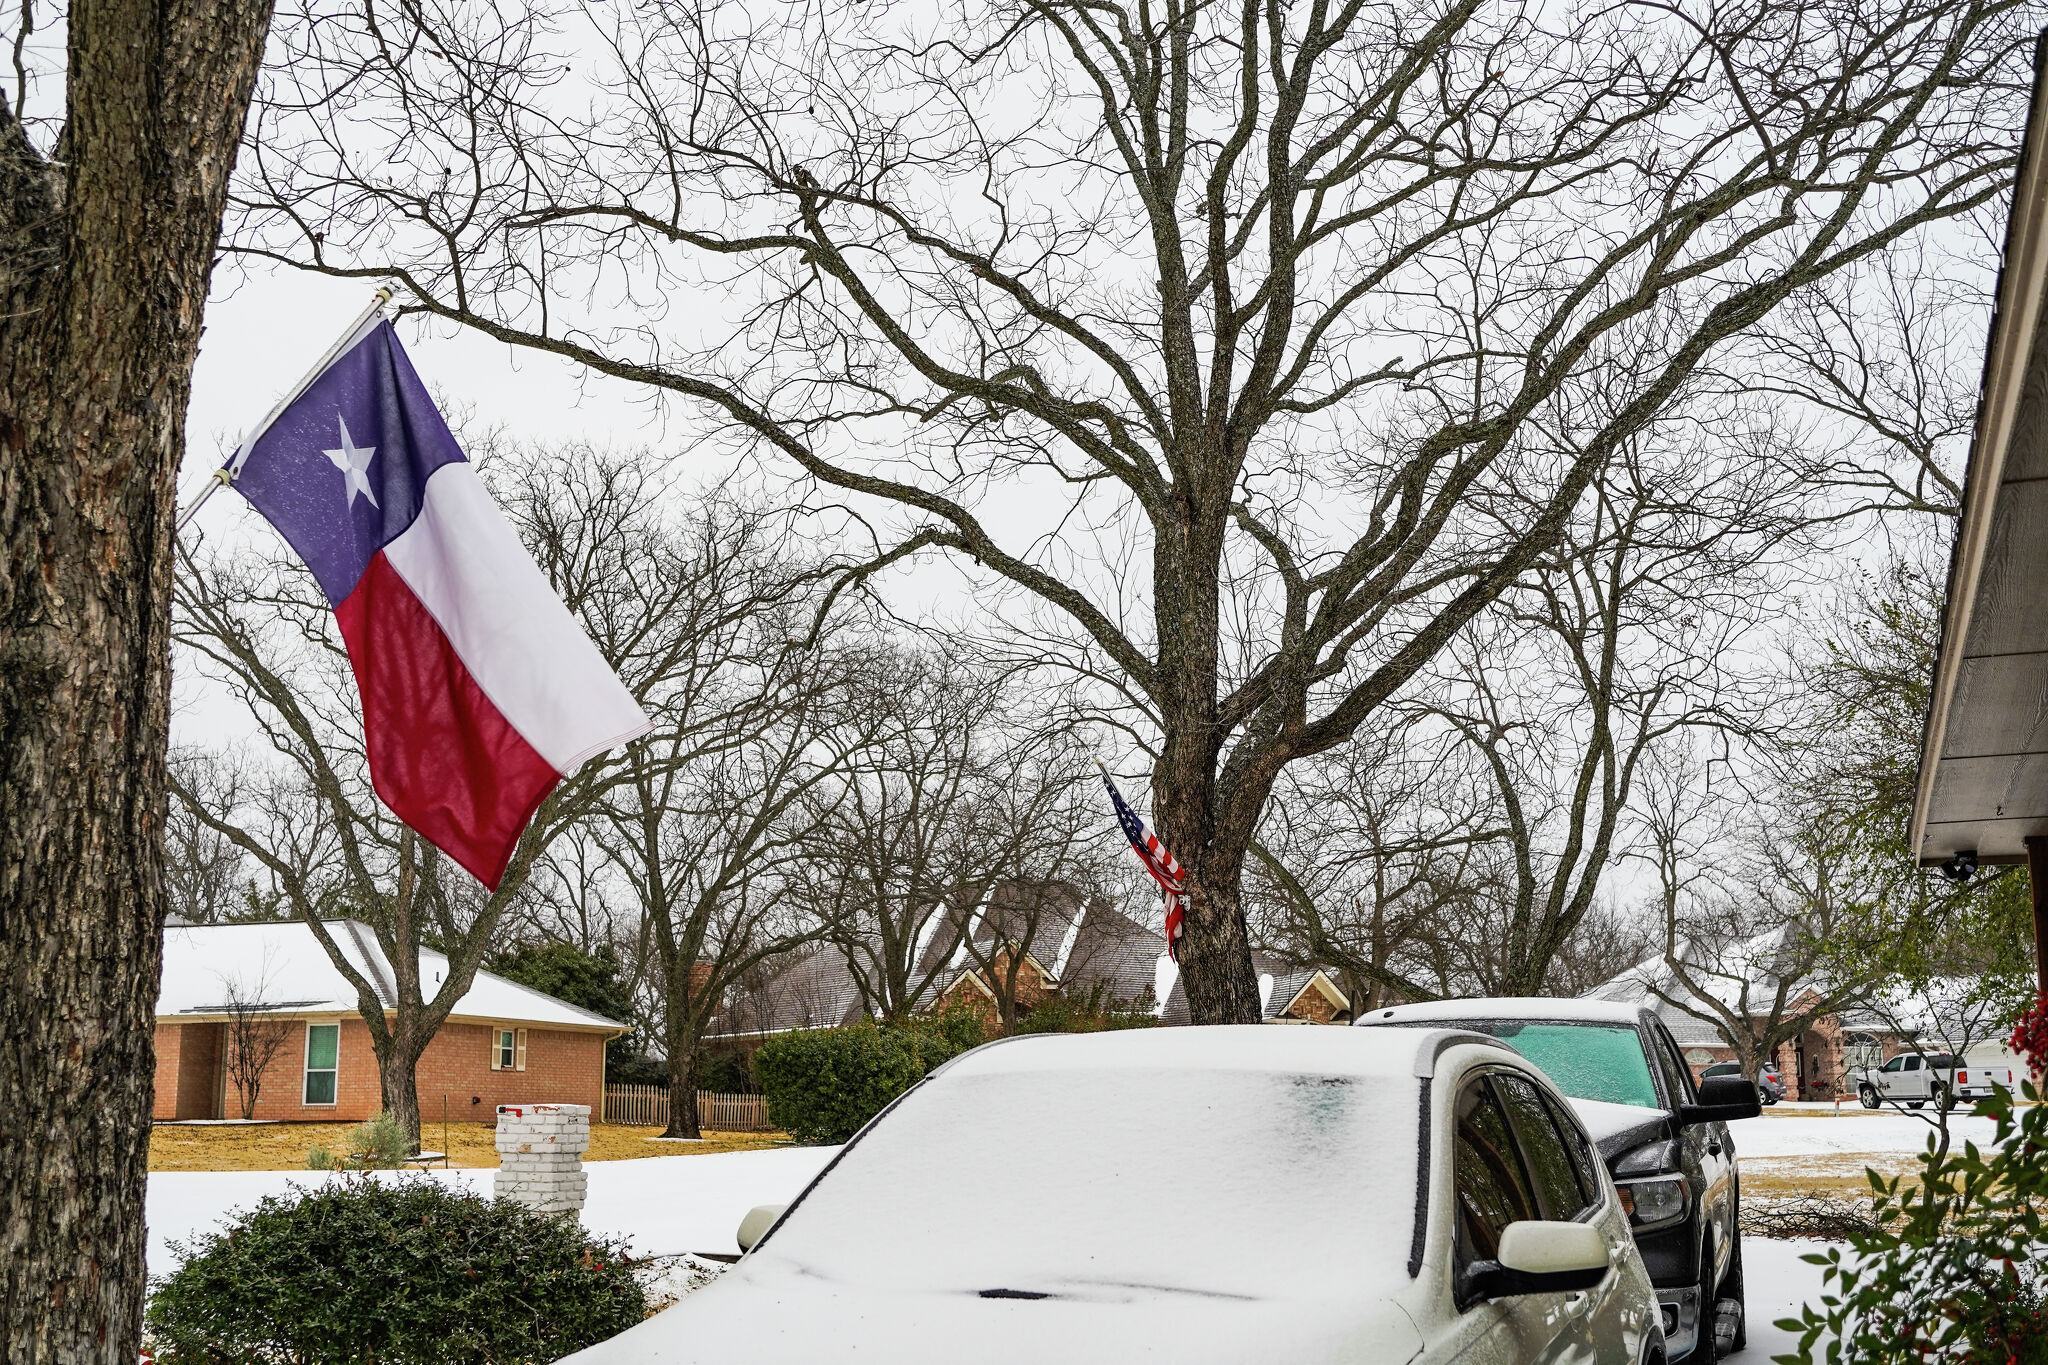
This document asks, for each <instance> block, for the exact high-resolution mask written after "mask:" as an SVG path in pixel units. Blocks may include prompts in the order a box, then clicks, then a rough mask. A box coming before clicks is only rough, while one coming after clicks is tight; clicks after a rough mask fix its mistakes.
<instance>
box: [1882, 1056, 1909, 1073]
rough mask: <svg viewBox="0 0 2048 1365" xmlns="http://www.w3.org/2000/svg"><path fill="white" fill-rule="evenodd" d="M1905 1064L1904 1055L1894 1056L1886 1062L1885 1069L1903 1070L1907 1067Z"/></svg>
mask: <svg viewBox="0 0 2048 1365" xmlns="http://www.w3.org/2000/svg"><path fill="white" fill-rule="evenodd" d="M1905 1066H1906V1059H1905V1058H1904V1057H1894V1058H1892V1059H1891V1060H1890V1061H1888V1062H1886V1063H1885V1064H1884V1069H1885V1070H1886V1071H1902V1070H1904V1069H1905Z"/></svg>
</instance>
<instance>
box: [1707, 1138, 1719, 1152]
mask: <svg viewBox="0 0 2048 1365" xmlns="http://www.w3.org/2000/svg"><path fill="white" fill-rule="evenodd" d="M1707 1155H1708V1156H1719V1155H1721V1140H1720V1139H1719V1138H1710V1139H1708V1141H1707Z"/></svg>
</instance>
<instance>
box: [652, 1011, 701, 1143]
mask: <svg viewBox="0 0 2048 1365" xmlns="http://www.w3.org/2000/svg"><path fill="white" fill-rule="evenodd" d="M699 1051H700V1048H699V1047H698V1039H697V1032H696V1030H695V1029H690V1030H687V1031H686V1032H684V1033H681V1034H671V1035H670V1037H669V1039H668V1127H666V1128H664V1129H663V1130H662V1133H661V1135H662V1136H663V1137H671V1138H700V1137H703V1136H704V1125H703V1120H702V1116H701V1115H699V1114H698V1112H697V1054H698V1052H699Z"/></svg>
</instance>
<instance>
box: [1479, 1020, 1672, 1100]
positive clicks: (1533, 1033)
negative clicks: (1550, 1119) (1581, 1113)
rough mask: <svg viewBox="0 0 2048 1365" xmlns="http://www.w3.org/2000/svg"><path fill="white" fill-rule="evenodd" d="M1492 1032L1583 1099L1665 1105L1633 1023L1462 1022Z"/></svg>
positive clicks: (1552, 1080)
mask: <svg viewBox="0 0 2048 1365" xmlns="http://www.w3.org/2000/svg"><path fill="white" fill-rule="evenodd" d="M1459 1022H1460V1023H1462V1024H1465V1025H1466V1026H1467V1027H1470V1028H1474V1029H1477V1030H1479V1031H1480V1032H1483V1033H1489V1034H1492V1035H1493V1036H1494V1037H1496V1038H1498V1039H1500V1040H1501V1041H1502V1042H1504V1043H1506V1044H1508V1046H1510V1047H1512V1048H1514V1050H1515V1051H1517V1052H1519V1053H1521V1054H1522V1055H1523V1056H1524V1057H1527V1058H1528V1059H1529V1060H1530V1061H1532V1062H1534V1063H1536V1065H1537V1066H1538V1067H1539V1068H1541V1070H1542V1072H1543V1074H1544V1075H1546V1076H1548V1077H1550V1083H1551V1084H1552V1085H1554V1086H1556V1087H1557V1088H1558V1089H1559V1090H1562V1091H1563V1092H1564V1093H1565V1094H1567V1095H1570V1096H1571V1097H1572V1098H1573V1099H1578V1100H1601V1101H1603V1102H1605V1103H1607V1104H1633V1105H1635V1106H1637V1107H1638V1108H1642V1109H1661V1108H1663V1107H1664V1106H1663V1103H1662V1102H1661V1101H1660V1100H1658V1098H1657V1083H1656V1081H1654V1080H1652V1079H1651V1077H1650V1062H1649V1059H1648V1058H1647V1057H1645V1056H1644V1055H1643V1039H1642V1035H1641V1034H1639V1033H1637V1032H1636V1029H1635V1026H1634V1025H1633V1024H1579V1023H1567V1022H1560V1021H1550V1020H1546V1021H1544V1022H1542V1023H1530V1022H1528V1021H1527V1020H1522V1019H1472V1020H1460V1021H1459Z"/></svg>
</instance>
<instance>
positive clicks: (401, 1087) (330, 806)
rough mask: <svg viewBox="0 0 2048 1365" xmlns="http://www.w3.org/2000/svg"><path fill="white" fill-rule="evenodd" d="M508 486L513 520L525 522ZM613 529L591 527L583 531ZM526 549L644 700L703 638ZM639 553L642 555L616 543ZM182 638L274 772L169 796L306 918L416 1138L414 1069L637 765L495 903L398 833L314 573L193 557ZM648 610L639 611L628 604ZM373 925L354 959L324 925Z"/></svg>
mask: <svg viewBox="0 0 2048 1365" xmlns="http://www.w3.org/2000/svg"><path fill="white" fill-rule="evenodd" d="M536 488H539V489H544V490H546V495H547V496H555V495H556V490H557V489H558V485H555V484H552V483H540V484H527V485H522V486H515V488H514V489H513V493H514V498H513V508H514V515H513V520H514V521H515V523H522V524H530V523H531V521H532V520H533V517H532V515H531V513H530V508H528V509H525V510H521V509H522V505H521V500H520V495H521V494H522V493H524V494H531V493H532V492H533V490H535V489H536ZM618 529H619V528H617V527H609V528H607V527H603V526H600V525H597V524H595V523H593V524H591V525H590V526H588V527H587V528H586V530H587V532H588V534H590V535H592V536H601V535H604V534H608V533H610V532H612V531H617V530H618ZM527 540H528V548H529V549H531V550H532V551H533V552H534V553H535V557H536V560H537V561H538V562H539V563H540V565H541V567H542V569H543V571H545V572H547V573H548V574H549V576H550V579H551V580H552V581H553V582H554V584H555V585H556V588H557V591H559V592H560V593H561V594H562V597H563V599H564V600H565V601H566V602H568V603H569V605H570V608H571V610H572V611H574V612H575V613H576V614H577V616H578V618H579V620H580V621H581V622H582V623H583V625H584V627H585V629H587V630H588V631H590V633H591V635H592V637H593V638H594V639H595V641H596V643H597V646H598V649H599V651H600V652H601V653H602V654H603V655H604V657H605V659H606V661H607V662H609V663H610V664H611V665H612V666H613V667H614V668H615V669H617V670H618V671H619V673H620V674H621V676H622V678H623V679H624V680H625V682H626V685H627V687H628V690H630V691H632V692H633V693H634V694H635V696H636V697H642V698H644V697H646V696H648V695H650V694H651V693H652V692H653V691H654V690H656V689H657V688H658V687H659V686H660V685H661V684H662V683H663V681H664V680H665V679H667V678H668V677H670V676H672V675H673V674H674V673H675V672H676V670H677V669H678V668H680V667H682V666H683V665H684V663H685V661H686V660H687V659H688V658H689V656H690V653H691V651H692V649H693V648H694V641H692V640H691V639H690V638H689V637H688V636H687V635H685V634H683V633H681V632H680V631H679V630H678V629H676V628H675V626H674V625H673V624H672V623H669V622H667V621H665V620H664V619H663V617H662V615H661V613H662V611H663V609H664V604H663V603H662V602H661V601H660V600H659V599H649V598H645V597H641V598H635V597H634V596H632V595H631V593H630V583H631V580H630V579H627V580H625V582H624V583H622V582H621V579H620V576H619V574H617V573H616V572H615V571H614V570H615V569H616V567H617V566H616V565H612V564H593V563H590V562H588V561H586V560H580V559H576V558H573V557H566V556H564V555H563V554H561V553H560V552H559V550H560V546H559V545H558V544H557V543H555V542H552V541H550V540H548V539H547V538H546V537H542V536H533V535H529V536H528V537H527ZM621 547H622V549H624V550H626V551H628V552H630V550H631V548H632V541H631V540H630V538H626V539H624V540H622V541H621ZM177 602H178V609H179V611H178V616H177V618H176V621H175V623H174V634H175V638H176V640H177V642H178V644H179V645H180V646H181V648H182V649H183V650H184V651H185V652H186V656H187V657H188V658H190V659H191V660H192V661H193V662H194V664H195V665H196V666H198V667H199V668H200V669H201V670H203V671H205V672H207V673H209V674H210V675H211V676H213V677H214V678H215V679H216V680H217V681H219V682H220V683H221V684H223V685H224V686H226V687H227V688H228V689H229V690H230V691H231V692H232V693H233V694H234V695H235V696H236V697H237V698H238V699H239V700H240V701H242V702H243V703H244V704H245V705H246V706H247V708H248V710H249V714H250V717H251V719H252V720H253V721H254V722H255V724H256V725H257V727H258V729H259V731H260V733H261V734H262V736H263V738H264V739H265V740H266V741H267V742H268V744H269V745H270V747H271V749H272V750H273V752H274V754H275V755H276V762H275V763H274V764H273V765H272V766H271V767H270V768H269V769H268V770H259V771H256V772H253V773H245V774H243V775H242V776H241V779H240V780H239V782H238V783H237V784H236V785H234V786H233V787H231V788H229V787H223V786H220V785H218V784H210V785H200V784H197V783H188V781H186V780H184V779H185V778H186V777H187V776H188V774H184V773H174V774H173V775H172V781H171V789H172V792H173V794H174V795H175V796H176V797H177V799H178V800H179V801H181V802H182V803H183V804H184V806H185V808H186V809H187V811H189V812H190V813H191V815H192V816H193V818H195V819H196V820H198V821H200V822H201V823H202V824H204V825H206V826H207V827H208V828H210V829H212V830H214V831H216V832H217V833H219V834H220V835H222V836H223V837H225V838H227V839H228V840H230V841H231V842H232V843H233V844H234V845H235V846H236V847H237V848H238V849H240V850H242V851H243V852H244V853H245V854H247V855H248V856H249V858H250V859H251V860H252V861H253V862H254V863H255V864H256V865H257V866H259V867H260V868H261V869H262V870H263V873H264V875H265V876H266V877H267V878H268V879H269V881H270V883H271V886H272V890H273V891H274V893H275V894H276V895H277V896H278V897H279V898H280V902H281V904H282V905H284V906H285V907H287V908H288V909H289V910H290V912H291V914H292V915H293V916H294V917H296V918H298V919H300V920H303V921H304V922H305V923H306V924H307V926H308V928H309V929H310V931H311V932H312V933H313V935H314V937H315V938H316V939H317V940H318V941H319V942H320V945H321V947H322V948H323V949H324V950H325V951H326V954H327V957H328V960H329V961H330V962H332V963H333V965H334V967H335V970H337V971H338V972H340V973H341V975H342V976H343V978H344V979H346V980H347V981H348V983H349V984H350V985H351V986H352V987H353V988H354V989H355V991H356V997H357V1010H358V1012H359V1013H360V1014H361V1015H362V1018H363V1021H364V1023H365V1025H366V1026H367V1028H368V1029H369V1033H370V1042H371V1047H372V1050H373V1051H374V1052H375V1054H376V1057H377V1067H378V1078H379V1084H380V1088H381V1090H382V1092H383V1102H384V1108H385V1109H386V1111H388V1112H389V1113H391V1114H392V1115H393V1116H394V1117H396V1118H397V1119H398V1120H399V1122H400V1123H402V1124H404V1125H405V1127H406V1130H407V1131H408V1133H410V1134H411V1135H412V1137H413V1140H414V1141H415V1142H417V1141H418V1138H419V1096H418V1087H417V1085H416V1083H415V1079H414V1078H415V1074H416V1070H417V1067H418V1063H419V1059H420V1057H421V1055H422V1054H423V1053H424V1052H425V1050H426V1047H427V1045H428V1043H429V1042H431V1041H432V1039H433V1037H434V1034H435V1033H436V1032H437V1031H438V1030H439V1029H440V1026H441V1024H442V1022H443V1021H444V1020H445V1019H446V1018H447V1016H448V1013H449V1011H450V1010H451V1009H453V1008H454V1006H455V1004H456V1002H457V1001H459V1000H460V999H461V998H462V997H463V995H464V994H466V993H467V992H468V990H469V988H470V986H471V984H472V983H473V982H474V980H475V978H476V972H477V969H478V968H479V967H480V966H481V965H482V963H483V960H484V958H485V957H486V956H487V955H488V953H489V951H490V949H491V947H492V944H493V942H494V939H495V936H496V933H497V929H498V925H499V922H500V921H501V919H502V918H503V917H504V916H505V914H506V913H507V911H508V909H509V908H510V907H511V906H512V905H513V903H514V902H515V901H516V900H517V899H518V898H519V897H520V896H521V895H522V894H524V890H525V886H526V882H527V879H528V877H529V875H530V874H531V872H532V870H533V867H534V864H535V861H536V859H537V858H538V857H539V855H540V854H541V853H542V852H543V851H544V850H545V849H546V848H547V847H548V845H549V844H550V843H552V842H553V841H554V839H555V838H556V837H557V836H559V835H560V834H561V833H562V832H563V831H564V830H565V829H567V828H569V827H571V826H572V825H574V824H575V823H576V822H577V821H578V820H581V819H583V818H584V817H586V816H588V815H589V814H590V813H591V812H592V811H593V810H594V809H595V807H596V805H597V803H598V802H599V801H600V800H601V799H602V798H603V797H604V795H605V794H606V793H607V792H609V791H610V790H611V789H612V788H613V787H615V786H616V785H617V784H618V783H620V782H622V781H623V780H625V779H624V776H623V774H624V772H625V770H626V764H627V763H628V761H629V760H628V758H627V756H626V755H624V754H621V753H619V752H616V751H615V752H613V753H611V754H608V755H604V756H601V757H599V758H595V759H592V760H591V761H590V762H588V763H586V764H585V765H584V766H583V767H582V768H580V769H579V770H578V771H577V772H576V773H575V774H573V775H571V776H570V777H567V778H565V779H563V780H562V782H561V783H560V784H559V785H558V786H557V787H556V788H555V789H554V790H553V792H551V793H550V794H549V796H548V798H547V799H546V800H545V801H544V802H542V804H541V806H540V809H539V810H538V811H537V812H536V813H535V815H534V817H533V819H532V821H531V822H530V823H529V824H528V826H527V828H526V830H525V832H524V833H523V834H522V835H521V836H520V840H519V843H518V844H517V846H516V847H515V849H514V851H513V856H512V860H511V862H510V864H509V865H508V867H507V869H506V871H505V875H504V877H503V879H502V880H501V882H500V883H499V886H498V888H497V890H496V891H494V892H488V893H487V892H485V891H484V889H483V888H482V887H480V886H478V885H476V884H475V883H474V882H472V881H470V880H469V879H468V878H467V876H465V875H460V874H457V873H455V872H452V871H450V869H449V865H447V864H446V863H445V862H444V860H443V859H442V858H441V856H440V855H439V854H438V853H437V852H436V851H435V850H434V849H433V848H431V847H430V846H428V845H426V844H425V843H424V842H423V841H421V840H420V839H419V838H418V836H417V835H415V834H414V833H413V832H412V831H411V830H410V829H407V828H405V827H403V826H401V825H399V824H398V822H397V821H396V820H394V819H393V818H392V817H391V816H390V814H389V813H388V812H387V811H385V810H384V808H383V806H382V805H381V803H380V802H379V801H378V800H377V797H376V795H375V793H374V791H373V790H372V788H371V785H370V781H369V773H368V766H367V761H366V759H365V756H364V753H363V747H362V721H361V718H360V716H359V714H358V705H359V703H358V700H357V694H356V691H355V687H354V683H353V675H352V673H351V671H350V668H349V664H348V659H347V656H346V654H345V653H344V651H343V649H342V646H341V642H340V639H339V636H338V632H337V630H336V629H335V627H334V624H333V613H332V611H331V610H330V609H329V607H328V605H327V602H326V599H325V598H324V597H323V596H322V595H321V594H320V593H319V591H318V590H317V586H316V585H315V584H314V583H313V581H312V579H311V577H310V575H308V574H306V573H305V572H304V571H303V570H302V569H301V568H299V567H298V565H297V564H296V563H293V562H290V561H289V560H288V559H286V558H284V556H283V552H282V551H277V552H273V554H272V556H271V557H269V558H264V557H263V556H261V555H252V556H248V557H244V558H242V559H227V558H222V557H217V556H208V557H202V556H201V555H199V554H194V555H181V564H180V573H179V576H178V581H177ZM636 606H637V608H638V613H637V614H636V612H635V610H634V608H635V607H636ZM337 917H340V918H348V919H355V920H360V921H362V922H365V923H367V924H368V925H369V927H370V929H371V931H372V933H373V934H374V936H375V938H376V947H377V949H378V950H379V953H378V955H380V956H381V964H382V965H380V964H379V962H378V960H377V956H373V955H372V954H370V953H369V952H368V945H363V944H350V945H348V946H346V947H345V946H344V945H343V944H342V943H341V942H340V941H339V940H338V939H337V938H336V933H335V931H334V930H333V929H331V928H330V927H329V925H328V924H327V923H326V921H328V920H329V919H333V918H337ZM430 940H431V941H433V942H435V943H436V944H438V945H439V946H440V949H441V951H442V953H443V954H444V956H445V967H444V968H442V969H440V972H439V976H438V978H437V979H435V980H432V981H426V980H423V979H422V957H421V950H422V948H423V947H424V946H425V945H426V944H427V943H428V942H429V941H430Z"/></svg>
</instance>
